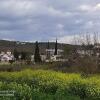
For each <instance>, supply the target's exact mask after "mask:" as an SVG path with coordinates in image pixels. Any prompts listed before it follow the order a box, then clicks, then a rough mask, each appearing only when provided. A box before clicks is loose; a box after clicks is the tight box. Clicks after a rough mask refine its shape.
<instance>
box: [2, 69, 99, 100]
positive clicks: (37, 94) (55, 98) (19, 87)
mask: <svg viewBox="0 0 100 100" xmlns="http://www.w3.org/2000/svg"><path fill="white" fill-rule="evenodd" d="M0 81H1V83H0V90H15V91H16V93H15V97H14V98H13V99H12V100H15V99H16V98H17V99H18V100H81V99H85V100H99V99H100V75H94V76H90V77H87V78H85V77H82V76H81V75H80V74H74V73H73V74H68V73H61V72H55V71H49V70H48V71H46V70H31V69H27V70H23V71H20V72H1V73H0ZM2 100H3V99H2ZM4 100H6V99H4ZM7 100H9V99H7Z"/></svg>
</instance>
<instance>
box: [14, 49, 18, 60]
mask: <svg viewBox="0 0 100 100" xmlns="http://www.w3.org/2000/svg"><path fill="white" fill-rule="evenodd" d="M13 54H14V57H15V59H16V60H18V56H19V52H18V51H17V49H14V52H13Z"/></svg>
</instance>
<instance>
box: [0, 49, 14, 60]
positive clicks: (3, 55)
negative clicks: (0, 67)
mask: <svg viewBox="0 0 100 100" xmlns="http://www.w3.org/2000/svg"><path fill="white" fill-rule="evenodd" d="M10 60H14V55H13V54H12V53H11V52H10V51H7V52H1V53H0V61H1V62H9V61H10Z"/></svg>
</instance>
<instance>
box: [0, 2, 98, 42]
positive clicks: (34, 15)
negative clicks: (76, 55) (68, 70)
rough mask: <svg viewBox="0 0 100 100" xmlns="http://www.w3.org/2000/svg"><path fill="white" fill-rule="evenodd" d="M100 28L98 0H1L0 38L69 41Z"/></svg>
mask: <svg viewBox="0 0 100 100" xmlns="http://www.w3.org/2000/svg"><path fill="white" fill-rule="evenodd" d="M86 32H89V33H91V34H92V32H100V0H0V39H9V40H19V41H36V40H38V41H48V40H50V41H53V40H55V39H56V37H57V38H58V40H59V42H64V43H68V42H70V41H71V39H72V37H73V36H74V35H77V34H83V33H86Z"/></svg>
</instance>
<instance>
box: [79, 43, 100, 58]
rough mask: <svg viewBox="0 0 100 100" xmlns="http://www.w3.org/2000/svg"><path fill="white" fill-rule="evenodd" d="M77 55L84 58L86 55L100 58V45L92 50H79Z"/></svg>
mask: <svg viewBox="0 0 100 100" xmlns="http://www.w3.org/2000/svg"><path fill="white" fill-rule="evenodd" d="M77 53H78V54H79V55H80V56H81V57H83V56H84V55H88V56H96V57H100V44H95V45H93V46H91V47H90V48H86V47H84V48H80V49H77Z"/></svg>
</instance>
